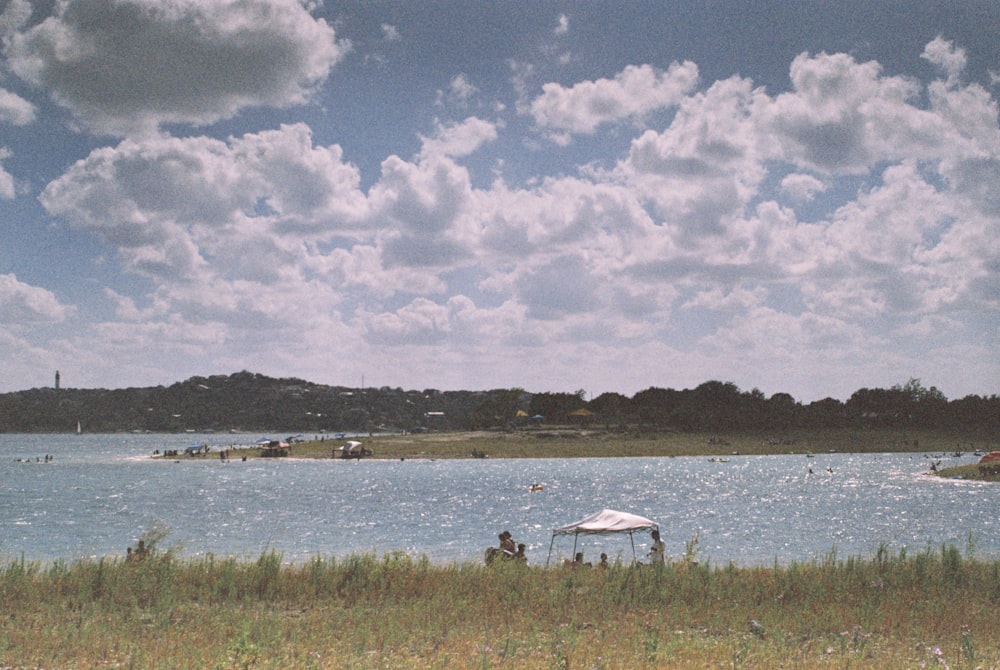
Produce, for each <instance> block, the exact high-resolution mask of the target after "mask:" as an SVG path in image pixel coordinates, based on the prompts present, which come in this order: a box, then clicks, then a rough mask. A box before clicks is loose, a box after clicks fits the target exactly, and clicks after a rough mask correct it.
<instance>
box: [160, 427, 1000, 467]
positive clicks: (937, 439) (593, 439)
mask: <svg viewBox="0 0 1000 670" xmlns="http://www.w3.org/2000/svg"><path fill="white" fill-rule="evenodd" d="M350 439H356V440H357V441H359V442H361V443H362V445H363V446H364V448H365V449H367V450H370V452H371V453H370V454H367V455H365V456H364V458H365V459H376V460H408V459H410V460H414V459H423V460H438V459H442V460H443V459H475V458H485V459H488V458H602V457H603V458H615V457H680V456H704V457H708V458H718V459H720V461H721V460H722V459H723V458H731V457H734V456H748V455H788V454H797V455H802V456H804V457H813V456H819V455H822V454H827V453H880V452H897V453H898V452H913V453H924V454H926V455H927V458H928V461H929V462H928V464H927V468H928V471H930V470H931V469H932V468H931V464H932V463H935V462H939V461H940V462H943V463H945V464H947V463H948V461H950V460H952V459H954V458H955V457H956V455H960V457H968V456H969V455H970V454H975V453H980V452H982V453H985V452H988V451H992V450H996V449H1000V439H998V438H997V437H996V436H991V435H986V434H979V433H960V432H958V431H931V430H907V431H903V430H895V429H875V430H845V429H827V430H823V429H819V430H816V429H809V430H787V431H780V432H759V433H754V432H740V433H731V434H725V433H723V434H706V433H682V432H658V433H640V432H638V431H609V430H599V429H588V428H574V427H565V426H552V427H542V428H538V429H531V430H514V431H460V432H429V433H412V434H397V435H374V436H371V437H357V438H350ZM347 441H348V438H344V439H336V438H333V437H330V436H323V437H322V438H321V439H319V440H315V439H314V440H307V441H302V442H294V443H292V444H290V445H289V449H288V455H287V457H288V458H294V459H331V458H334V459H337V460H346V459H341V456H340V453H341V452H340V448H341V447H342V446H343V445H344V444H346V442H347ZM228 451H229V454H230V459H231V460H242V459H243V458H244V457H246V459H248V460H249V459H256V458H261V456H260V450H259V449H258V448H256V447H254V446H253V445H248V446H246V447H242V448H229V449H228ZM159 458H161V459H163V460H206V459H216V460H219V459H220V455H219V449H218V448H215V447H213V448H212V449H211V450H210V451H209V452H208V453H207V454H206V455H199V456H185V455H184V454H183V453H181V454H179V455H176V456H172V457H168V458H165V457H163V456H162V455H161V456H160V457H159ZM963 465H964V464H963ZM937 467H938V469H941V466H940V465H939V466H937ZM945 467H947V465H945Z"/></svg>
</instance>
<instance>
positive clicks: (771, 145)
mask: <svg viewBox="0 0 1000 670" xmlns="http://www.w3.org/2000/svg"><path fill="white" fill-rule="evenodd" d="M928 53H934V54H937V55H936V56H934V57H935V58H937V59H939V60H941V62H946V63H950V65H949V66H948V67H949V68H951V69H950V70H948V69H947V68H946V71H945V75H944V78H942V79H940V80H937V81H934V82H930V83H929V84H927V85H926V87H924V86H923V85H921V84H920V83H919V82H916V81H914V80H910V79H906V78H902V77H897V76H894V75H891V74H886V73H884V72H883V71H882V68H881V66H879V65H878V64H877V63H872V62H867V63H859V62H857V61H856V60H855V59H854V58H852V57H851V56H848V55H845V54H833V55H828V54H819V55H815V56H810V55H807V54H802V55H800V56H798V57H797V58H796V59H795V61H794V62H793V63H792V64H791V68H790V82H791V84H790V89H789V90H788V91H785V92H782V93H778V94H774V95H772V94H770V93H768V92H767V91H766V90H764V89H762V88H759V87H757V86H756V85H755V84H754V82H753V81H751V80H749V79H746V78H742V77H735V76H734V77H731V78H728V79H724V80H720V81H716V82H713V83H712V84H711V85H709V86H707V87H704V88H703V89H701V90H695V88H694V86H695V84H696V81H697V68H696V67H695V66H694V65H693V64H679V65H675V66H673V67H672V68H671V69H670V70H668V71H667V72H661V71H657V70H655V69H654V68H651V67H649V66H638V67H635V66H634V67H630V68H626V69H625V70H623V71H622V72H621V73H619V74H618V75H616V76H614V77H611V78H608V79H598V80H594V81H589V82H578V83H577V84H575V85H573V86H569V87H564V86H561V85H557V84H549V85H548V86H547V87H545V88H544V89H543V94H542V95H541V96H539V97H538V98H536V99H535V101H534V103H533V105H532V114H533V115H534V116H533V118H534V119H535V122H536V123H537V124H538V126H539V127H540V128H543V129H545V130H551V131H554V132H565V133H596V132H598V131H599V130H600V129H601V127H602V124H609V123H613V122H615V121H619V120H623V119H629V120H634V121H638V120H639V119H640V118H643V117H646V116H647V115H649V113H650V112H651V111H653V110H656V109H663V108H666V107H670V108H673V114H671V115H669V121H667V122H664V123H663V124H660V125H652V123H653V122H651V121H648V120H647V125H648V126H649V127H642V128H639V129H637V130H635V131H634V137H633V138H632V141H631V143H630V144H629V146H628V148H627V150H626V151H625V152H624V153H623V155H621V156H619V157H618V159H619V160H618V162H617V164H615V165H613V166H611V167H609V168H608V169H606V170H601V169H597V168H591V169H580V170H579V171H578V172H577V173H576V174H575V175H573V176H559V177H551V176H550V177H546V176H544V175H539V176H538V177H537V178H535V179H529V180H527V181H526V182H524V183H520V184H519V183H516V182H515V183H508V182H506V181H505V179H504V172H503V166H498V167H497V168H496V170H497V172H496V174H494V175H492V176H493V179H492V181H488V182H487V181H485V180H482V179H481V175H477V174H475V173H474V172H473V171H472V170H473V168H471V167H469V166H471V165H473V164H475V163H476V159H475V158H471V157H473V156H474V155H475V154H476V153H477V152H481V151H482V150H483V147H485V146H486V145H488V144H491V143H499V142H498V141H502V140H503V139H506V138H504V137H503V133H504V132H506V131H507V127H506V126H505V125H504V124H503V123H502V122H500V121H497V122H493V121H487V120H483V119H480V118H477V117H475V116H470V117H467V118H465V119H464V120H461V121H449V120H441V121H435V122H434V124H433V127H432V128H431V129H430V132H429V133H428V134H427V135H421V136H420V137H419V141H420V143H421V144H420V148H419V150H418V151H417V152H416V153H415V154H414V155H412V156H411V157H408V158H406V157H400V156H396V155H391V156H388V157H387V158H385V159H384V160H382V162H381V168H380V172H379V173H378V174H375V175H372V176H371V179H370V181H371V184H370V186H368V187H367V190H362V187H361V184H362V183H363V180H362V178H361V175H360V174H359V171H358V169H357V168H356V167H355V166H353V165H351V164H350V163H348V162H347V161H346V160H345V157H344V152H343V151H342V149H341V148H340V147H339V146H337V145H330V146H316V145H315V143H314V142H313V138H312V133H311V132H310V129H309V128H308V127H307V126H305V125H304V124H295V125H289V126H282V127H280V128H279V129H276V130H270V131H262V132H257V133H249V134H246V135H243V136H241V137H235V138H230V139H228V140H226V141H221V140H215V139H210V138H205V137H190V138H173V137H169V136H166V135H156V136H150V137H144V138H135V139H127V140H124V141H122V142H121V143H119V144H118V145H117V146H113V147H105V148H102V149H97V150H95V151H94V152H92V153H91V154H90V155H89V156H87V157H86V158H85V159H84V160H82V161H80V162H78V163H76V164H75V165H73V166H72V167H71V168H70V169H69V170H68V171H67V172H66V174H65V175H63V177H61V178H60V179H58V180H56V181H54V182H52V183H51V184H50V185H49V186H48V187H47V188H46V189H45V191H44V192H43V194H42V196H41V201H42V203H43V205H44V206H45V207H46V209H47V210H48V212H49V213H50V214H53V215H56V216H60V217H65V218H66V219H67V220H69V221H70V222H71V223H72V224H73V225H74V226H77V227H79V228H83V229H85V230H88V231H91V232H93V233H95V234H96V235H98V236H99V237H100V239H101V240H102V241H103V242H104V243H105V244H106V245H107V246H108V247H109V248H111V249H113V250H115V251H116V252H117V253H118V255H119V257H120V258H121V259H122V262H123V264H124V267H125V269H126V270H128V271H131V272H135V273H139V274H142V275H143V276H144V277H146V278H148V279H150V280H152V282H153V283H154V285H155V287H154V288H153V289H151V290H150V292H149V294H148V295H129V296H126V295H121V294H118V293H115V294H109V296H108V300H109V301H111V302H112V303H113V304H114V306H115V308H116V309H117V314H118V319H119V322H117V323H109V324H105V326H106V335H107V341H108V342H111V341H114V338H115V337H119V336H122V337H124V335H122V334H123V333H126V332H127V328H126V327H124V326H122V325H121V324H122V323H125V322H128V323H137V324H142V325H143V326H144V327H146V328H148V331H143V332H145V333H146V335H144V336H148V337H149V338H161V337H162V338H174V339H173V340H171V346H172V347H174V348H175V350H176V351H178V352H187V351H188V349H187V348H188V347H190V350H191V351H205V350H211V351H214V352H215V354H216V355H217V356H222V355H223V352H224V351H225V350H226V349H227V348H228V347H232V346H234V345H235V344H237V343H238V344H239V346H240V347H243V348H244V349H245V350H247V351H251V352H266V349H267V340H266V338H265V337H264V336H263V334H262V331H266V330H268V329H272V330H273V331H274V332H278V331H280V329H281V327H282V324H283V323H284V319H285V318H287V312H288V309H289V307H288V306H289V305H296V306H308V309H303V310H302V311H305V312H308V313H307V314H305V315H303V317H302V318H304V319H307V320H308V321H309V323H310V324H311V325H313V326H314V328H311V329H307V330H310V331H311V332H309V333H305V332H303V333H302V334H301V335H298V334H293V333H287V332H285V333H283V339H282V342H283V347H282V350H283V351H308V350H309V349H324V351H325V348H324V347H325V346H326V347H330V348H331V351H340V350H339V349H337V347H340V346H344V347H348V346H350V347H357V348H356V349H353V351H355V353H354V354H352V355H351V357H352V358H354V359H356V358H359V354H357V353H356V352H357V351H362V352H365V355H364V356H363V357H364V358H365V359H366V361H369V360H371V361H375V360H379V361H383V362H385V364H386V365H391V364H392V361H393V360H398V358H399V356H400V352H401V351H404V350H405V351H406V353H407V355H408V356H407V357H408V358H412V359H413V360H420V361H421V362H420V363H417V364H416V365H418V366H419V369H420V370H421V372H427V373H428V374H431V373H433V367H434V366H433V365H432V364H431V363H427V362H425V361H426V360H429V359H433V360H434V361H437V362H438V364H439V365H441V364H444V363H442V362H443V361H447V364H446V365H447V366H448V367H449V368H450V369H451V368H454V367H459V368H462V367H463V366H471V367H474V366H477V365H485V364H483V363H481V362H479V361H480V360H490V361H495V360H497V357H498V356H499V355H500V353H499V352H503V354H504V355H507V354H509V355H511V356H514V355H518V356H520V357H521V358H520V360H537V361H539V362H540V363H541V362H543V361H544V359H545V358H546V356H548V355H549V353H550V352H554V353H555V354H556V355H565V356H569V355H570V354H571V353H572V352H578V351H586V352H587V353H588V355H590V357H591V359H590V360H592V361H602V362H601V363H596V362H595V363H594V366H593V367H592V368H590V369H593V370H594V371H595V372H594V374H597V375H602V376H604V378H605V379H612V380H613V379H614V374H615V372H614V371H615V365H616V364H617V365H619V366H621V365H624V364H627V363H628V361H627V360H624V359H626V358H628V357H633V356H638V357H647V358H648V360H673V361H679V360H685V361H693V363H692V365H695V366H700V367H696V368H692V370H694V371H693V372H689V373H688V374H690V375H692V378H691V381H693V382H700V381H703V380H704V379H705V378H711V377H715V376H718V374H719V373H718V372H717V371H718V370H720V369H724V370H729V369H733V367H732V366H736V367H737V368H739V366H746V368H745V371H746V374H747V375H753V374H755V373H754V370H755V369H766V370H767V372H766V375H770V377H768V379H770V381H771V383H772V386H773V388H776V389H779V390H788V388H787V387H786V386H785V381H786V380H787V379H788V377H787V374H789V373H794V374H800V375H802V376H804V377H808V376H809V375H814V374H824V375H845V374H847V373H844V372H843V371H842V370H843V369H847V370H850V374H856V373H857V370H858V369H861V368H863V363H861V362H859V361H863V360H865V357H866V356H868V357H870V356H871V355H872V354H870V353H868V352H870V351H874V352H880V353H891V350H892V346H891V343H892V342H893V341H894V339H896V338H897V337H898V336H899V334H900V333H901V332H903V330H902V329H903V326H902V325H901V324H931V323H943V322H950V321H949V320H953V321H955V322H959V323H963V324H966V326H968V324H967V323H966V322H965V317H964V316H961V315H965V314H978V315H980V316H979V317H977V318H979V319H980V320H982V321H983V322H985V323H986V329H987V330H989V329H991V328H992V330H990V332H992V333H994V334H995V332H996V313H997V310H998V305H997V298H996V296H997V291H996V287H997V286H998V285H1000V268H998V266H997V262H996V259H997V258H998V257H1000V248H998V244H1000V242H998V240H1000V198H998V196H997V194H998V193H1000V131H998V125H997V105H996V101H995V100H994V99H993V97H992V96H991V95H989V94H988V92H986V91H985V90H984V89H983V88H981V87H978V86H976V85H972V84H963V83H962V82H961V81H958V80H953V79H952V78H951V74H950V73H951V72H959V71H960V70H961V68H960V67H959V63H957V62H956V61H957V58H956V57H955V56H954V53H955V50H954V49H953V48H952V47H950V46H949V45H947V44H941V45H937V46H935V47H934V48H931V47H930V46H929V47H928ZM456 82H457V84H456V89H458V90H465V89H466V87H467V86H468V85H469V84H468V82H467V81H465V80H464V79H462V80H457V79H456V80H455V81H454V82H453V83H456ZM643 82H645V85H641V84H643ZM925 91H926V93H927V95H926V96H924V95H923V94H924V93H925ZM652 116H653V115H649V118H652ZM618 130H619V129H616V132H618ZM585 158H586V157H585ZM803 211H807V212H809V215H808V217H806V216H804V215H803V214H802V212H803ZM801 219H805V220H801ZM248 317H252V319H253V322H254V327H253V328H248V327H247V325H246V322H247V319H248ZM935 319H938V320H935ZM186 324H195V325H197V326H198V327H197V328H195V329H193V330H192V331H191V335H190V339H184V337H182V336H180V335H178V333H179V332H183V331H184V330H185V328H184V326H185V325H186ZM304 330H306V329H304ZM923 331H926V332H927V333H930V332H932V331H933V328H932V327H930V326H925V327H924V328H923ZM905 332H906V335H907V336H910V335H912V336H913V337H915V338H919V337H922V336H921V335H920V334H919V333H920V332H922V331H921V329H918V328H911V329H910V330H906V331H905ZM317 333H321V334H322V335H320V334H317ZM330 333H336V342H335V343H332V344H331V343H329V342H326V341H325V340H323V339H322V338H323V337H324V336H325V337H327V338H331V337H332V336H331V335H330ZM928 337H929V336H928ZM324 343H325V344H324ZM566 343H573V347H572V348H570V347H569V346H568V345H566V346H565V347H564V346H563V345H564V344H566ZM429 347H435V348H436V349H435V355H434V356H423V357H422V356H420V355H418V354H420V353H421V352H424V353H426V352H427V351H428V349H427V348H429ZM914 347H916V345H914ZM975 350H976V351H979V349H975ZM343 351H345V352H346V351H348V349H343ZM438 352H440V355H438ZM543 352H544V353H543ZM734 352H737V353H734ZM484 353H485V354H488V356H486V357H485V358H481V356H482V355H483V354H484ZM262 355H265V354H264V353H262ZM267 355H268V356H272V355H271V354H267ZM411 355H412V356H411ZM289 356H290V354H289ZM329 356H330V360H331V361H335V360H336V358H335V356H334V355H333V354H329ZM819 359H824V360H827V361H831V360H834V361H836V362H837V365H840V366H841V371H840V372H838V371H837V365H834V364H833V363H817V364H810V366H806V367H804V368H801V369H800V370H798V371H796V369H795V368H796V366H797V365H798V366H801V365H802V362H803V361H808V360H819ZM269 360H273V358H269ZM567 360H569V358H567ZM911 360H915V359H911ZM603 361H607V363H605V362H603ZM782 366H787V367H786V368H785V369H784V370H783V369H782ZM237 367H245V366H243V365H237ZM890 367H891V366H890ZM890 367H887V368H886V369H887V370H889V369H890ZM571 368H572V365H571V364H570V363H567V364H566V370H570V369H571ZM560 369H561V368H560ZM741 369H742V368H741ZM547 370H549V369H548V368H547ZM438 374H440V373H438ZM456 374H457V375H458V376H457V377H456V380H457V382H456V383H459V384H461V379H462V377H461V375H460V374H458V373H456ZM530 381H531V380H530V379H529V380H525V379H512V380H511V383H512V384H519V385H523V384H527V383H529V382H530ZM891 381H893V382H894V381H898V380H896V379H893V380H891ZM539 383H540V384H545V380H544V379H539ZM647 383H661V384H662V383H663V380H662V378H659V379H656V378H653V377H651V378H650V379H648V382H647ZM678 383H681V382H678ZM761 383H764V382H763V381H761ZM575 386H576V384H574V387H575ZM546 388H551V386H549V385H546ZM845 390H847V391H850V390H854V389H851V388H846V389H845Z"/></svg>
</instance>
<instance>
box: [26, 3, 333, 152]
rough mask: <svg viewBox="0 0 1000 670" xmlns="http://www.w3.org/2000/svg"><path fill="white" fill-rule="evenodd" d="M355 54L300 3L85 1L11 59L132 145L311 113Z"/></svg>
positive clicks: (98, 126)
mask: <svg viewBox="0 0 1000 670" xmlns="http://www.w3.org/2000/svg"><path fill="white" fill-rule="evenodd" d="M346 48H347V45H346V44H343V43H341V44H338V43H337V42H336V41H335V38H334V32H333V29H332V28H331V27H330V26H329V25H327V23H326V22H325V21H323V20H322V19H315V18H313V17H312V16H311V15H310V14H309V13H308V11H307V10H306V9H305V8H304V7H303V5H302V4H301V3H300V2H299V1H298V0H246V1H244V2H238V3H237V2H232V1H231V0H167V1H164V0H77V1H76V2H60V3H57V5H56V13H55V15H53V16H51V17H49V18H47V19H46V20H45V21H43V22H42V23H40V24H38V25H36V26H33V27H31V28H30V29H28V30H26V31H25V32H22V33H19V34H16V35H15V36H14V37H13V38H12V39H11V40H10V43H9V44H8V47H7V56H8V62H9V67H10V69H11V71H13V72H14V73H15V74H16V75H18V76H19V77H21V78H22V79H24V80H26V81H28V82H30V83H31V84H33V85H35V86H39V87H43V88H45V89H47V90H48V91H49V93H50V94H51V96H52V97H53V99H54V100H56V101H57V102H58V103H59V104H61V105H63V106H65V107H67V108H68V109H70V110H71V111H72V112H73V114H74V115H75V116H76V117H77V118H78V119H79V120H80V121H81V122H83V123H84V124H85V125H87V126H89V127H90V128H92V129H94V130H95V131H97V132H99V133H104V134H109V135H117V136H121V135H126V134H129V133H132V132H146V131H149V130H151V129H154V128H156V127H158V126H160V125H162V124H164V123H193V124H208V123H211V122H213V121H216V120H218V119H223V118H227V117H230V116H232V115H234V114H235V113H236V112H238V111H239V110H240V109H243V108H245V107H249V106H260V105H267V106H274V107H287V106H290V105H296V104H302V103H304V102H306V101H307V100H309V98H310V95H311V94H312V93H313V91H314V90H315V88H316V86H317V85H318V84H320V83H322V82H323V80H324V79H325V78H326V76H327V74H328V73H329V71H330V68H331V67H332V66H333V65H334V64H335V63H336V62H337V61H338V60H339V59H340V57H341V56H342V55H343V53H344V50H345V49H346Z"/></svg>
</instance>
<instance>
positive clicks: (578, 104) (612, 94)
mask: <svg viewBox="0 0 1000 670" xmlns="http://www.w3.org/2000/svg"><path fill="white" fill-rule="evenodd" d="M697 81H698V67H697V66H696V65H695V64H694V63H691V62H690V61H685V62H684V63H673V64H672V65H671V66H670V67H669V68H668V69H667V71H666V72H663V71H659V70H656V69H655V68H653V67H650V66H649V65H630V66H628V67H626V68H625V69H624V70H622V71H621V72H620V73H618V74H617V75H615V77H614V78H613V79H598V80H596V81H584V82H580V83H578V84H575V85H574V86H571V87H569V88H566V87H563V86H560V85H559V84H552V83H550V84H545V85H544V86H543V87H542V94H541V95H540V96H538V97H537V98H535V99H534V100H533V101H532V102H531V115H532V117H533V118H534V120H535V123H537V124H538V125H539V126H540V127H542V128H545V129H550V130H555V131H566V132H571V133H593V132H594V131H595V130H596V129H597V127H598V126H599V125H601V124H602V123H613V122H616V121H620V120H622V119H628V118H635V117H641V116H643V115H645V114H648V113H649V112H652V111H654V110H658V109H663V108H666V107H670V106H672V105H675V104H677V103H678V102H680V100H681V99H682V98H683V97H684V96H685V95H686V94H688V93H689V92H690V91H691V90H692V89H693V88H694V86H695V84H696V83H697Z"/></svg>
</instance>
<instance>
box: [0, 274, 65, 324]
mask: <svg viewBox="0 0 1000 670" xmlns="http://www.w3.org/2000/svg"><path fill="white" fill-rule="evenodd" d="M73 311H74V310H73V308H72V307H71V306H68V305H63V304H62V303H60V302H59V300H58V298H56V296H55V295H53V294H52V292H51V291H48V290H46V289H43V288H40V287H38V286H31V285H30V284H25V283H24V282H20V281H18V279H17V277H16V276H14V275H13V274H4V275H0V329H3V328H7V327H10V326H16V325H27V324H37V323H56V322H60V321H64V320H65V319H66V318H67V317H68V316H70V315H71V314H72V313H73Z"/></svg>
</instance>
